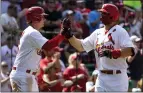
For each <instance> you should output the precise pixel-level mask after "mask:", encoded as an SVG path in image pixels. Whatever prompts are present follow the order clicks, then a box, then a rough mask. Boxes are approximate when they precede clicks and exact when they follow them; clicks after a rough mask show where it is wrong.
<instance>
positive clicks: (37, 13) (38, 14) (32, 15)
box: [26, 6, 48, 23]
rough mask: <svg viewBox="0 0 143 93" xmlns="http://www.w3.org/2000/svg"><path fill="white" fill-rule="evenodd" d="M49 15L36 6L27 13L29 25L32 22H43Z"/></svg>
mask: <svg viewBox="0 0 143 93" xmlns="http://www.w3.org/2000/svg"><path fill="white" fill-rule="evenodd" d="M47 15H48V14H46V13H45V12H44V9H43V8H42V7H39V6H34V7H31V8H29V9H28V10H27V11H26V20H27V22H28V23H30V22H32V21H41V19H42V17H43V16H47Z"/></svg>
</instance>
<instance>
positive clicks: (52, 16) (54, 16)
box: [43, 0, 62, 31]
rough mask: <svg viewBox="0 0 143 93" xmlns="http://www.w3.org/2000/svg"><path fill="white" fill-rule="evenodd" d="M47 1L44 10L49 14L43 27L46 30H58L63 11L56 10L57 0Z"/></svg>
mask: <svg viewBox="0 0 143 93" xmlns="http://www.w3.org/2000/svg"><path fill="white" fill-rule="evenodd" d="M45 3H46V4H45V6H44V10H45V13H47V14H48V16H47V17H46V22H45V26H44V28H43V29H44V30H45V31H58V30H59V29H60V24H61V18H62V12H61V11H57V10H56V0H46V1H45ZM47 20H48V21H47ZM57 29H58V30H57Z"/></svg>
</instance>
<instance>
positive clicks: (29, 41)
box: [10, 6, 64, 92]
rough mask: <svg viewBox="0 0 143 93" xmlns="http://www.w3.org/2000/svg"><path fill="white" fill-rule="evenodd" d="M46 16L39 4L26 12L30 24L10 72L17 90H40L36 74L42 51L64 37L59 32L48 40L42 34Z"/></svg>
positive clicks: (22, 37) (14, 88) (53, 45)
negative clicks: (41, 30)
mask: <svg viewBox="0 0 143 93" xmlns="http://www.w3.org/2000/svg"><path fill="white" fill-rule="evenodd" d="M45 16H47V14H45V13H44V9H43V8H41V7H38V6H35V7H31V8H29V9H28V10H27V12H26V19H27V23H28V24H29V26H28V27H27V28H26V29H25V30H24V31H23V33H22V36H21V38H20V43H19V46H18V47H19V52H18V54H17V56H16V59H15V62H14V65H13V68H12V71H11V74H10V81H11V85H12V89H13V91H15V92H16V91H22V92H30V91H38V85H37V82H36V80H35V76H34V75H35V74H36V71H37V69H38V65H39V61H40V59H41V55H40V54H41V52H42V51H44V52H46V51H49V50H50V49H52V48H53V47H56V46H57V45H58V44H59V43H60V42H61V41H62V40H63V39H64V36H63V35H62V34H58V35H57V36H56V37H54V38H53V39H51V40H47V39H46V38H45V37H43V36H42V35H41V34H40V32H39V30H40V29H41V28H42V27H43V26H44V21H45V18H44V17H45ZM63 23H64V22H63ZM61 30H62V29H61ZM63 32H64V31H63Z"/></svg>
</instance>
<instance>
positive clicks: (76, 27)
mask: <svg viewBox="0 0 143 93" xmlns="http://www.w3.org/2000/svg"><path fill="white" fill-rule="evenodd" d="M66 17H67V18H69V19H70V21H71V30H72V32H73V33H74V35H75V36H76V37H77V38H82V33H83V32H82V28H81V25H80V23H79V22H76V20H75V19H74V12H73V11H72V10H68V11H66Z"/></svg>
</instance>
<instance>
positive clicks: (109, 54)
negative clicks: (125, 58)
mask: <svg viewBox="0 0 143 93" xmlns="http://www.w3.org/2000/svg"><path fill="white" fill-rule="evenodd" d="M98 56H99V57H104V56H106V57H107V58H110V59H112V58H114V59H117V58H119V57H120V56H121V50H120V49H115V50H103V51H99V53H98Z"/></svg>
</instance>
